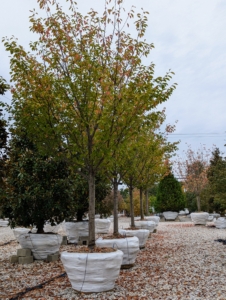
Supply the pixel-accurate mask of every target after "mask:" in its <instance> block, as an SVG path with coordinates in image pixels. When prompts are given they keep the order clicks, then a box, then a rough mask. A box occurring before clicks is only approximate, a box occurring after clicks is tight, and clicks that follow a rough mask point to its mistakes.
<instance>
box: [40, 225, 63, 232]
mask: <svg viewBox="0 0 226 300" xmlns="http://www.w3.org/2000/svg"><path fill="white" fill-rule="evenodd" d="M60 230H61V224H56V225H54V226H52V225H50V223H46V224H45V225H44V232H53V233H58V232H59V231H60Z"/></svg>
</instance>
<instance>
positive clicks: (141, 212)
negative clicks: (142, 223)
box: [140, 188, 144, 220]
mask: <svg viewBox="0 0 226 300" xmlns="http://www.w3.org/2000/svg"><path fill="white" fill-rule="evenodd" d="M140 218H141V220H144V207H143V189H142V188H140Z"/></svg>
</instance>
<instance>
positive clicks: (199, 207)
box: [196, 195, 201, 212]
mask: <svg viewBox="0 0 226 300" xmlns="http://www.w3.org/2000/svg"><path fill="white" fill-rule="evenodd" d="M196 201H197V208H198V212H199V211H201V204H200V196H199V195H198V196H196Z"/></svg>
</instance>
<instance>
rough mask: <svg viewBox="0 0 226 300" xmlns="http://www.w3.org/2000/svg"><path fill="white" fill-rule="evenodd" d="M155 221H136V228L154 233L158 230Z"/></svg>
mask: <svg viewBox="0 0 226 300" xmlns="http://www.w3.org/2000/svg"><path fill="white" fill-rule="evenodd" d="M156 226H157V225H156V223H155V222H154V221H145V220H144V221H135V227H136V228H139V229H147V230H149V232H153V231H154V230H155V228H156Z"/></svg>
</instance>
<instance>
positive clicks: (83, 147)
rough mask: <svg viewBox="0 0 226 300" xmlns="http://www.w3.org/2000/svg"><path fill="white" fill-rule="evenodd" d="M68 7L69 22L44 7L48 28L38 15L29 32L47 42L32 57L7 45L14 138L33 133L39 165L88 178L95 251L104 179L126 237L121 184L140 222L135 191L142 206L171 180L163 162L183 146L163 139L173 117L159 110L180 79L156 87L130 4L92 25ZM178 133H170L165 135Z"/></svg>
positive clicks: (143, 22)
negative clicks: (164, 179) (99, 186)
mask: <svg viewBox="0 0 226 300" xmlns="http://www.w3.org/2000/svg"><path fill="white" fill-rule="evenodd" d="M67 2H68V3H69V13H68V14H67V13H65V12H64V11H63V8H62V7H61V6H60V5H59V4H58V3H57V2H56V1H55V0H53V1H47V0H38V3H39V4H40V9H43V10H45V11H46V13H47V16H46V18H40V17H38V16H37V13H36V12H35V11H34V12H33V13H32V15H31V17H30V22H31V27H30V29H31V31H32V32H34V33H35V34H36V36H38V37H39V38H38V40H37V41H35V42H31V43H30V51H26V50H25V49H24V48H23V47H22V46H20V45H18V42H17V40H15V39H14V38H4V39H3V41H4V44H5V47H6V50H7V51H9V52H10V54H11V61H10V65H11V80H12V82H13V86H12V88H11V92H12V95H13V100H12V104H11V105H10V106H8V113H9V114H10V115H11V117H12V119H13V122H14V123H13V128H12V129H11V131H12V138H13V137H19V138H21V135H22V134H23V133H25V134H26V138H27V139H28V141H29V143H30V142H31V143H32V145H34V147H35V151H37V152H36V153H38V156H39V155H40V156H41V157H42V159H43V158H44V159H45V163H44V164H45V166H46V163H47V162H52V161H55V162H56V164H58V163H59V164H63V165H64V167H65V168H66V169H67V168H68V166H69V169H70V171H67V170H65V172H69V173H70V174H72V178H73V177H74V176H75V174H80V175H81V176H83V177H84V178H86V180H87V182H88V191H89V194H88V198H89V205H88V207H89V245H90V246H93V245H94V243H95V222H94V221H95V200H96V194H95V193H96V183H97V177H98V176H100V177H101V178H102V176H104V178H110V179H111V181H112V185H113V188H114V232H115V233H117V231H118V222H117V215H118V199H117V196H118V192H117V190H118V184H119V183H120V182H121V180H123V181H124V182H125V183H126V184H127V185H128V187H129V190H130V199H131V207H130V209H131V215H132V216H133V199H132V190H133V188H134V187H135V186H137V187H138V188H139V189H140V190H141V194H140V195H141V202H142V201H143V199H142V195H143V193H142V191H143V190H145V189H147V187H148V186H150V185H151V184H153V183H154V182H156V181H158V180H159V179H160V178H161V176H163V174H164V173H165V168H164V160H165V159H166V158H167V157H168V156H170V155H171V154H172V152H173V151H174V150H175V148H176V143H168V142H167V139H166V136H165V134H164V133H161V132H160V128H161V126H162V124H163V122H164V120H165V112H164V111H161V110H158V109H157V108H158V105H159V104H161V103H163V102H165V101H167V100H168V99H169V97H170V96H171V94H172V92H173V91H174V89H175V87H176V85H175V84H172V85H169V82H170V80H171V76H172V72H169V73H167V74H166V75H165V76H163V77H154V64H153V63H150V64H149V65H147V66H145V65H143V63H142V58H143V57H147V56H148V55H149V54H150V51H151V49H152V48H153V44H150V43H147V42H146V41H145V39H144V34H145V30H146V27H147V12H145V11H142V13H138V14H137V15H136V20H135V22H134V23H133V25H134V26H135V28H134V29H135V30H136V37H135V38H133V37H132V36H131V34H130V33H129V32H126V31H125V28H126V26H127V25H128V26H129V23H130V22H129V20H130V19H133V18H134V15H135V12H134V11H133V9H132V10H131V11H129V12H128V14H127V15H126V18H125V19H123V18H124V16H125V15H124V9H123V7H122V3H123V1H122V0H118V1H115V2H114V5H113V7H112V5H111V4H110V2H111V1H106V3H105V9H104V13H103V15H102V16H99V15H98V13H97V12H96V11H94V10H91V11H90V12H89V13H88V14H87V15H86V16H83V15H82V14H81V13H79V12H78V11H77V9H76V6H77V5H76V3H75V2H74V1H72V0H70V1H67ZM173 129H174V128H173V127H170V126H168V127H167V129H166V131H167V132H168V131H171V130H173ZM29 151H31V150H30V149H28V151H27V150H26V151H25V153H24V154H23V153H22V154H21V156H19V158H18V159H19V161H21V160H22V159H23V157H24V156H27V155H28V156H29V153H30V152H29ZM27 152H28V153H27ZM31 155H34V152H33V153H32V154H31ZM11 157H12V156H11ZM10 159H11V158H10ZM24 159H25V158H24ZM31 160H32V159H30V161H31ZM47 165H48V167H49V168H50V169H51V166H50V165H49V164H47ZM37 166H38V165H37ZM17 168H18V170H20V173H19V174H20V176H19V179H21V180H22V178H24V177H23V172H24V168H23V167H22V168H21V166H20V163H17ZM37 168H38V167H37ZM54 168H55V167H54ZM53 173H54V174H55V169H54V170H53ZM62 173H63V172H62ZM32 174H36V173H35V172H33V173H32ZM37 176H38V175H37ZM62 176H63V175H62ZM19 179H18V180H19ZM58 179H59V181H60V183H59V182H58V180H56V184H57V185H58V184H62V185H64V184H66V185H70V184H71V182H69V181H67V176H65V177H64V176H63V178H62V177H59V178H58ZM65 180H66V182H65ZM40 189H41V187H38V188H35V189H34V190H33V191H32V193H34V191H35V192H37V190H40ZM12 190H14V188H13V189H12ZM25 190H26V188H25ZM28 190H29V189H28ZM26 192H28V191H27V190H26ZM17 193H18V191H17ZM65 197H66V195H65ZM67 197H69V195H67ZM68 199H69V198H68ZM81 201H83V200H82V199H81ZM81 201H80V203H81ZM53 205H54V203H53ZM141 207H143V205H141ZM58 209H59V211H60V207H59V208H58ZM141 215H142V217H143V212H141ZM133 224H134V219H133V218H132V225H133Z"/></svg>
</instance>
